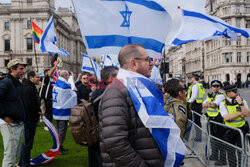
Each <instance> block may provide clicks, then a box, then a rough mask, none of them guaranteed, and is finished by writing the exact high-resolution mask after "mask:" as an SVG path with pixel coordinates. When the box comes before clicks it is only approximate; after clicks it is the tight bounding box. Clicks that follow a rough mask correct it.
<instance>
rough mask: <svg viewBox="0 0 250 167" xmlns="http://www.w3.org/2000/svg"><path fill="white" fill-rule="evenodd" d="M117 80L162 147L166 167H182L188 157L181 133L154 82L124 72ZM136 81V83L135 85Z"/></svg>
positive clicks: (122, 71) (119, 73)
mask: <svg viewBox="0 0 250 167" xmlns="http://www.w3.org/2000/svg"><path fill="white" fill-rule="evenodd" d="M117 79H119V80H121V81H123V84H124V86H125V87H127V89H128V92H129V94H130V97H131V99H132V102H133V104H134V106H135V109H136V111H137V113H138V116H139V117H140V119H141V121H142V122H143V124H144V126H145V127H146V128H148V129H149V130H150V132H151V134H152V136H153V137H154V139H155V141H156V143H157V144H158V146H159V148H160V151H161V153H162V155H163V158H164V166H165V167H170V166H174V167H179V166H180V165H181V163H182V161H183V159H184V157H185V155H186V153H187V149H186V146H185V145H184V143H183V142H182V140H181V138H180V129H179V128H178V126H177V125H176V123H175V122H174V119H173V117H172V116H171V115H169V114H168V113H167V112H166V111H165V110H164V108H163V106H164V102H163V95H162V93H161V91H160V90H159V89H158V88H157V87H156V85H155V84H154V82H153V81H151V80H150V79H148V78H146V77H144V76H142V75H141V74H138V73H135V72H132V71H127V70H124V69H122V68H120V70H119V72H118V75H117ZM132 81H133V82H132Z"/></svg>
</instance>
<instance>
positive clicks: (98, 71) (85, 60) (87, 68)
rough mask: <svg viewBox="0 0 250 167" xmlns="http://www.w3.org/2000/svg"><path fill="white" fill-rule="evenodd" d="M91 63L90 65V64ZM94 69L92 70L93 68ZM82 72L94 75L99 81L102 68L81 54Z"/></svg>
mask: <svg viewBox="0 0 250 167" xmlns="http://www.w3.org/2000/svg"><path fill="white" fill-rule="evenodd" d="M91 62H92V63H91ZM92 64H93V66H94V68H93V66H92ZM81 70H82V71H86V72H89V73H95V74H96V77H97V79H98V80H100V79H101V70H102V68H101V67H100V66H99V65H98V64H97V63H96V62H95V61H94V60H93V59H92V58H91V57H89V56H88V55H85V54H83V53H82V69H81Z"/></svg>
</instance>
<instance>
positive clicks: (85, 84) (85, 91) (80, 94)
mask: <svg viewBox="0 0 250 167" xmlns="http://www.w3.org/2000/svg"><path fill="white" fill-rule="evenodd" d="M90 93H91V86H90V85H89V73H88V72H83V73H82V76H81V84H80V85H78V86H77V103H78V104H79V103H80V100H81V99H84V100H88V99H89V94H90Z"/></svg>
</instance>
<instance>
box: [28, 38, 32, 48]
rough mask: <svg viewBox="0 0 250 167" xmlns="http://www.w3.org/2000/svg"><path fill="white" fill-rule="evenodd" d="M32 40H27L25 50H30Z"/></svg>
mask: <svg viewBox="0 0 250 167" xmlns="http://www.w3.org/2000/svg"><path fill="white" fill-rule="evenodd" d="M32 44H33V43H32V38H27V50H32V49H33V47H32Z"/></svg>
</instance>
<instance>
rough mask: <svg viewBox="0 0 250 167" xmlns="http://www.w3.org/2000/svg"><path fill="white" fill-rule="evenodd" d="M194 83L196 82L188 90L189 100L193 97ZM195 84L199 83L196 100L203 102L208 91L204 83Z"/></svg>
mask: <svg viewBox="0 0 250 167" xmlns="http://www.w3.org/2000/svg"><path fill="white" fill-rule="evenodd" d="M193 85H194V84H192V85H191V86H189V87H188V92H187V97H186V100H187V101H188V100H189V99H190V98H191V92H192V87H193ZM195 85H197V87H198V92H197V96H196V98H195V101H196V103H198V104H201V103H202V101H203V97H204V95H205V93H206V92H205V90H204V88H203V85H202V84H201V83H198V82H197V83H195Z"/></svg>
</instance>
